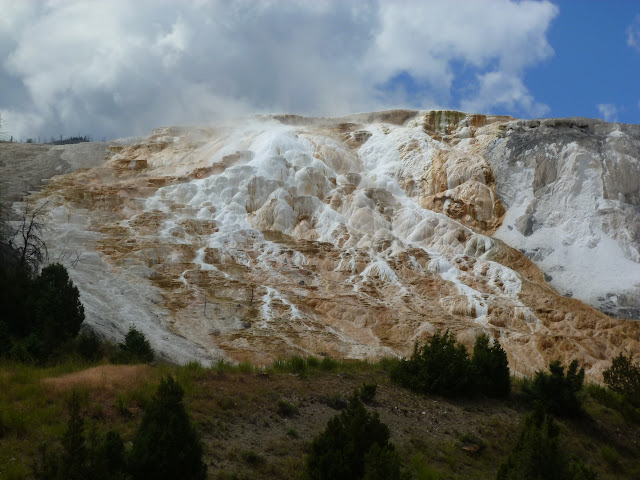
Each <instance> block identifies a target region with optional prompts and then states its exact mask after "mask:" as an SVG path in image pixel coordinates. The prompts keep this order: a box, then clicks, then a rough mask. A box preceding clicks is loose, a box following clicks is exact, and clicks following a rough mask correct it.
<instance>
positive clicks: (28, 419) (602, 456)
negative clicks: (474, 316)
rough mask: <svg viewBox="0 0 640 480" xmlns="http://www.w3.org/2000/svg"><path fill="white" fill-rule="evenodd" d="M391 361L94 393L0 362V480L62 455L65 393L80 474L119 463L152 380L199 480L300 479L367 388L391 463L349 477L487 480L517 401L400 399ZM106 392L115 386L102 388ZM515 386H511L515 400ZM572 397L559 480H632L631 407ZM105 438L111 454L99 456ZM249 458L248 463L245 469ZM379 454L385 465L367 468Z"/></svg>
mask: <svg viewBox="0 0 640 480" xmlns="http://www.w3.org/2000/svg"><path fill="white" fill-rule="evenodd" d="M393 363H394V362H389V361H384V362H380V363H379V364H372V363H366V362H349V361H335V370H332V371H329V372H325V371H323V370H320V369H317V370H314V369H309V370H308V374H307V376H306V377H304V378H303V377H300V376H298V375H291V372H282V373H276V372H274V371H273V370H272V369H270V368H266V369H264V370H261V369H260V368H259V367H256V366H254V367H253V369H251V370H246V369H242V370H241V369H240V368H239V366H238V365H231V364H228V363H220V364H219V365H214V366H212V367H211V368H207V367H203V366H201V365H198V364H195V363H194V364H190V365H185V366H182V367H177V366H171V365H166V364H162V363H158V364H155V365H154V366H146V365H144V366H142V365H137V366H122V365H120V366H110V367H109V368H110V369H111V370H109V371H110V373H109V375H108V377H100V376H99V377H95V376H94V377H93V378H94V379H96V380H98V383H84V382H85V380H83V381H81V382H80V383H78V382H79V380H80V379H81V378H87V379H88V378H89V377H84V372H85V371H84V370H82V369H84V368H86V364H85V363H84V360H80V359H79V358H76V359H75V360H72V361H67V362H65V363H60V364H58V365H57V366H55V367H39V366H34V365H21V364H17V363H12V364H5V365H3V366H2V367H0V388H2V392H3V395H2V396H0V441H1V442H2V447H3V448H2V449H0V478H5V477H6V478H17V479H20V478H33V472H32V466H35V465H40V466H42V465H43V462H42V461H41V460H40V459H42V458H44V457H46V458H58V459H60V458H61V457H62V454H63V452H64V446H63V444H62V438H63V437H64V435H65V432H66V431H67V430H68V429H69V418H70V415H69V414H68V413H67V412H68V411H69V410H68V407H66V406H65V405H66V403H67V399H69V398H70V397H71V393H72V392H76V395H77V398H78V402H79V405H80V410H79V411H80V415H81V418H83V433H82V437H83V438H84V447H85V452H86V458H87V460H86V465H96V468H98V469H99V470H105V471H106V470H107V469H108V468H110V467H105V466H100V465H102V464H101V463H100V462H102V461H103V460H100V459H101V458H104V456H105V455H106V453H105V454H104V455H103V454H101V453H99V452H104V451H107V450H109V451H112V452H115V453H114V454H113V458H115V459H117V458H121V457H120V456H119V455H120V454H119V453H118V452H121V453H122V452H124V453H123V454H124V459H125V463H126V461H127V460H128V459H130V458H131V455H132V444H133V443H134V442H135V438H136V431H137V430H138V429H139V428H141V424H142V423H141V420H142V418H143V417H144V416H145V415H146V413H145V412H147V411H148V410H149V409H151V405H152V404H153V403H154V401H155V400H154V399H155V398H156V396H157V386H158V382H159V381H160V380H161V379H162V378H165V377H167V375H171V376H172V377H173V378H174V379H176V380H175V381H176V383H177V382H179V383H180V386H181V388H183V389H184V392H185V393H184V396H183V397H182V401H181V402H180V403H181V404H182V408H183V409H184V410H185V411H188V412H189V415H188V416H187V418H188V419H189V421H190V423H191V425H192V428H193V429H194V430H196V429H197V431H198V432H200V439H201V440H200V441H201V445H202V460H203V462H204V463H205V464H207V465H209V471H210V477H209V478H238V479H249V478H265V479H273V480H275V479H280V478H300V474H301V472H302V471H303V470H304V466H305V455H306V454H308V453H310V451H311V450H310V444H311V443H312V442H313V438H314V437H315V436H318V435H320V434H321V433H322V432H323V431H324V430H326V429H327V427H328V424H327V422H328V420H329V419H330V418H332V417H333V416H337V417H340V416H341V415H343V414H346V413H347V411H348V409H344V410H342V411H341V412H336V411H335V410H333V409H331V408H329V407H328V406H327V405H326V403H325V402H326V398H329V397H331V396H332V395H333V394H335V393H336V392H347V391H351V392H354V391H358V392H360V393H359V396H361V392H362V390H363V385H364V384H369V385H373V384H376V385H377V387H376V394H375V397H374V398H375V402H374V403H373V404H372V405H373V407H371V408H369V409H367V408H366V407H364V405H363V408H364V409H365V411H366V413H367V415H369V416H371V415H373V414H374V413H375V412H378V413H379V414H380V417H379V420H380V421H381V422H382V420H384V423H386V424H387V426H388V427H389V430H390V432H389V433H390V435H389V442H391V441H393V443H394V445H395V452H396V455H394V454H392V453H389V452H388V451H384V449H383V452H378V451H377V450H373V453H371V454H370V455H369V456H368V459H367V458H365V460H363V462H364V465H365V467H364V468H365V472H364V473H363V474H362V475H363V477H361V478H385V475H387V476H389V475H390V474H389V473H388V472H386V471H385V470H384V469H383V467H385V466H387V465H393V464H394V462H395V460H393V458H395V457H396V456H397V459H398V461H399V465H400V466H401V470H403V472H404V474H406V478H407V479H409V478H412V479H443V480H444V479H451V480H453V479H455V478H469V479H477V480H480V479H486V478H495V476H496V474H497V467H498V466H499V465H500V464H502V463H505V462H506V461H507V458H508V457H509V455H510V453H511V446H512V445H515V444H516V443H517V442H518V438H519V434H518V430H519V428H518V425H519V424H522V425H524V422H523V418H524V417H525V416H527V414H528V413H529V411H528V409H527V408H526V406H525V404H524V403H523V402H521V401H520V397H519V396H518V395H514V396H513V397H510V398H508V399H506V400H503V399H500V400H494V399H491V398H486V397H484V398H482V397H475V398H471V399H464V400H453V401H450V400H447V399H444V398H441V397H438V396H432V395H430V394H416V393H412V392H410V391H407V390H405V389H404V388H403V387H401V386H399V385H396V384H395V383H393V382H391V381H390V379H389V377H388V374H387V373H386V371H385V369H384V368H383V367H384V366H388V365H392V364H393ZM129 371H131V372H137V373H131V374H128V373H127V375H128V377H126V378H127V380H123V381H120V380H118V375H120V373H116V372H121V374H124V373H125V372H129ZM265 371H266V372H269V373H267V374H265V373H264V372H265ZM565 373H566V372H565ZM99 378H104V380H99ZM124 378H125V377H123V379H124ZM51 380H54V381H53V382H50V381H51ZM87 381H88V380H87ZM92 381H93V380H92ZM112 382H116V383H115V384H114V385H113V386H111V383H112ZM521 383H522V382H521V381H518V382H514V389H515V390H516V392H519V390H520V389H521ZM581 394H582V395H583V396H584V404H583V409H584V411H585V414H584V415H583V416H580V417H577V418H573V419H570V420H562V419H559V420H557V421H556V424H557V426H558V428H559V431H560V433H559V436H558V446H559V449H560V452H561V454H562V457H563V458H564V461H565V466H566V465H567V464H568V466H566V471H567V472H569V473H568V475H573V476H568V477H567V478H571V479H576V480H577V479H587V480H593V479H595V478H598V477H597V476H594V475H596V473H595V472H599V475H600V478H620V479H625V480H626V479H628V480H631V479H635V478H638V477H639V476H640V461H638V458H640V447H638V446H637V444H635V443H633V438H634V435H636V433H637V432H636V430H637V426H636V424H635V423H633V420H627V418H630V417H628V416H627V413H625V411H626V409H628V408H633V407H631V406H630V405H629V404H628V402H627V401H626V400H625V399H624V398H623V397H622V396H621V395H620V394H618V393H616V392H613V391H611V390H609V389H607V388H604V387H600V386H598V387H596V386H595V385H588V386H586V388H585V389H584V390H583V392H582V393H581ZM343 398H344V397H343ZM279 399H284V400H285V401H287V403H290V404H294V401H293V400H292V399H295V404H299V405H300V407H299V412H298V414H297V415H292V416H285V417H281V416H280V415H278V413H277V403H278V400H279ZM221 405H228V408H223V407H221ZM119 409H121V410H122V411H123V412H125V413H124V414H121V412H120V411H119ZM634 411H635V410H634ZM336 413H337V415H336ZM546 417H549V416H548V415H546ZM163 418H166V417H163ZM169 423H170V422H168V421H166V420H165V421H163V422H161V424H160V426H159V427H158V428H168V427H169ZM356 423H357V422H356ZM109 432H114V433H113V434H111V435H109ZM116 432H117V435H118V436H119V437H120V439H121V441H122V445H121V446H119V442H117V440H116V438H115V437H114V435H115V434H116ZM108 438H111V445H112V446H111V447H109V448H108V449H107V447H106V444H107V443H108V442H107V440H108ZM43 443H44V444H46V446H47V447H46V449H45V450H46V452H45V454H44V457H43V455H42V451H41V450H40V449H39V446H40V445H41V444H43ZM372 448H373V447H372ZM96 452H98V453H96ZM243 452H244V453H243ZM246 452H249V454H247V453H246ZM253 454H255V458H258V460H257V461H255V462H254V461H253V460H252V458H254V455H253ZM387 454H389V455H390V458H391V459H392V461H389V460H388V459H387V460H384V461H380V462H377V460H379V459H383V458H386V455H387ZM101 455H102V456H101ZM12 459H13V460H12ZM575 459H584V460H585V461H587V462H588V463H587V464H585V463H581V462H579V461H578V462H576V461H575ZM54 464H55V462H54ZM113 464H114V465H117V464H118V462H117V461H116V462H115V463H113ZM367 465H369V467H367ZM367 468H368V469H367ZM114 470H115V471H117V468H115V467H114V468H112V471H114ZM368 472H371V473H368ZM373 472H378V473H379V475H378V477H376V476H375V475H374V473H373ZM380 472H381V473H380ZM367 475H369V476H367ZM93 477H96V478H97V479H99V478H109V477H99V475H98V474H96V473H92V474H91V475H90V476H89V478H93ZM53 478H55V477H53ZM391 478H392V477H391ZM403 478H404V477H403Z"/></svg>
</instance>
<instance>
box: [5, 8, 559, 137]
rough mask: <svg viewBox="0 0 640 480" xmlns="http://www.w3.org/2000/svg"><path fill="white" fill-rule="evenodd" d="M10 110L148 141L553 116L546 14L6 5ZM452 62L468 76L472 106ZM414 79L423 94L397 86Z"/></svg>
mask: <svg viewBox="0 0 640 480" xmlns="http://www.w3.org/2000/svg"><path fill="white" fill-rule="evenodd" d="M0 11H2V12H3V15H2V16H1V17H0V84H2V85H3V95H2V96H1V97H0V113H1V114H2V116H3V119H4V124H5V129H6V130H8V131H10V132H11V133H12V134H13V135H15V136H16V137H20V136H40V135H41V136H49V135H57V134H59V133H62V134H64V135H74V134H86V133H88V134H91V135H93V136H94V138H100V137H102V136H106V137H112V136H123V135H133V134H144V133H146V132H148V131H149V130H150V129H151V128H153V127H155V126H159V125H166V124H193V123H210V122H212V121H215V120H216V119H219V118H220V117H222V116H227V115H230V114H231V115H240V114H248V113H254V112H274V111H277V112H292V113H302V114H317V115H336V114H345V113H349V112H354V111H364V110H375V109H379V108H388V107H391V106H410V107H416V108H432V107H433V106H435V105H440V104H447V105H450V106H453V107H460V106H462V107H464V108H465V109H470V110H476V111H491V110H492V109H495V108H501V109H507V110H508V111H510V112H512V113H520V114H524V115H533V116H538V115H541V114H544V113H545V112H546V111H547V107H546V106H544V105H541V104H539V103H538V102H537V101H536V100H535V99H534V98H533V96H532V95H531V93H530V92H529V91H528V89H527V87H526V85H525V84H524V81H523V78H524V72H525V71H526V69H528V68H531V67H534V66H535V65H536V64H538V63H539V62H541V61H543V60H545V59H546V58H548V57H550V56H551V55H552V54H553V50H552V48H551V46H550V45H549V43H548V41H547V38H546V32H547V29H548V28H549V25H550V23H551V21H552V20H553V18H554V17H555V16H556V15H557V12H558V10H557V7H555V6H554V5H552V4H551V3H549V2H546V1H545V2H533V1H519V2H515V1H510V0H460V1H459V2H458V3H457V4H456V7H455V8H452V7H451V4H450V3H449V2H446V1H440V0H431V1H428V2H424V1H405V2H393V1H380V2H376V1H373V0H371V1H362V2H353V3H350V2H341V1H330V0H325V1H318V2H307V1H283V2H248V1H238V2H232V1H228V0H211V1H203V0H200V1H193V2H179V1H178V0H175V1H166V2H157V1H154V0H137V1H136V2H130V1H127V0H95V1H92V2H87V1H85V0H65V1H54V0H51V1H49V2H46V3H41V2H15V1H14V0H0ZM456 65H463V66H464V68H465V69H466V70H467V71H470V72H472V78H471V81H470V83H469V86H468V88H467V89H466V90H465V92H464V95H463V98H461V97H459V96H457V94H456V93H455V91H454V88H453V85H454V83H455V81H456V79H457V76H458V75H459V72H458V71H457V70H456ZM399 75H408V76H410V77H411V78H412V79H413V80H414V81H415V83H416V84H417V85H419V86H420V88H419V91H417V92H416V91H411V92H409V91H406V90H405V89H403V88H402V87H401V86H399V85H397V84H396V83H394V79H395V78H397V77H398V76H399Z"/></svg>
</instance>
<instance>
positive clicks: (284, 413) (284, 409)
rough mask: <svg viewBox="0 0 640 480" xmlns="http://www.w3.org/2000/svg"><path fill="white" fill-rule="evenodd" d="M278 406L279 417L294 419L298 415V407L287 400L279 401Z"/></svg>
mask: <svg viewBox="0 0 640 480" xmlns="http://www.w3.org/2000/svg"><path fill="white" fill-rule="evenodd" d="M276 406H277V408H278V415H280V416H281V417H292V416H294V415H297V414H298V407H296V406H295V405H293V404H292V403H289V402H287V401H286V400H282V399H279V400H278V402H277V404H276Z"/></svg>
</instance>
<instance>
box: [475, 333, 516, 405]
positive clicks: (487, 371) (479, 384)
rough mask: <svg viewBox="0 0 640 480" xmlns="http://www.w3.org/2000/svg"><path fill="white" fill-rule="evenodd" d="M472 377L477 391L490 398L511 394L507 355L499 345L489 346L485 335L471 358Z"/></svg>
mask: <svg viewBox="0 0 640 480" xmlns="http://www.w3.org/2000/svg"><path fill="white" fill-rule="evenodd" d="M471 375H472V377H473V383H474V386H475V388H476V391H478V392H479V393H481V394H483V395H487V396H488V397H500V398H505V397H508V396H509V393H510V392H511V375H510V372H509V362H508V360H507V354H506V352H505V351H504V350H503V349H502V347H501V346H500V343H498V340H494V341H493V346H491V345H489V337H488V336H487V335H485V334H483V335H481V336H480V337H478V338H477V340H476V344H475V346H474V347H473V357H472V358H471Z"/></svg>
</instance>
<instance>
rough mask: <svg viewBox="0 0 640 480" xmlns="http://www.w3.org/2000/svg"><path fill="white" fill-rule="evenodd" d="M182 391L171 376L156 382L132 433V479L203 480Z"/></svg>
mask: <svg viewBox="0 0 640 480" xmlns="http://www.w3.org/2000/svg"><path fill="white" fill-rule="evenodd" d="M183 396H184V390H183V389H182V387H181V386H180V384H178V382H176V381H175V380H174V379H173V377H171V376H169V377H167V378H165V379H163V380H162V381H161V382H160V386H159V387H158V391H157V392H156V394H155V396H154V398H153V400H152V401H151V403H150V404H149V406H148V407H147V409H146V410H145V413H144V416H143V418H142V422H141V424H140V427H139V428H138V430H137V431H136V434H135V438H134V441H133V449H132V451H131V456H130V457H129V458H130V461H129V465H130V471H131V474H132V475H133V478H134V479H141V480H142V479H144V480H171V479H176V478H180V479H183V480H192V479H193V480H200V479H204V478H206V474H207V467H206V465H205V464H204V463H203V461H202V445H201V444H200V439H199V438H198V435H197V433H196V431H195V428H194V427H193V425H192V424H191V422H190V420H189V416H188V415H187V412H186V410H185V408H184V404H183V403H182V397H183Z"/></svg>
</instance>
